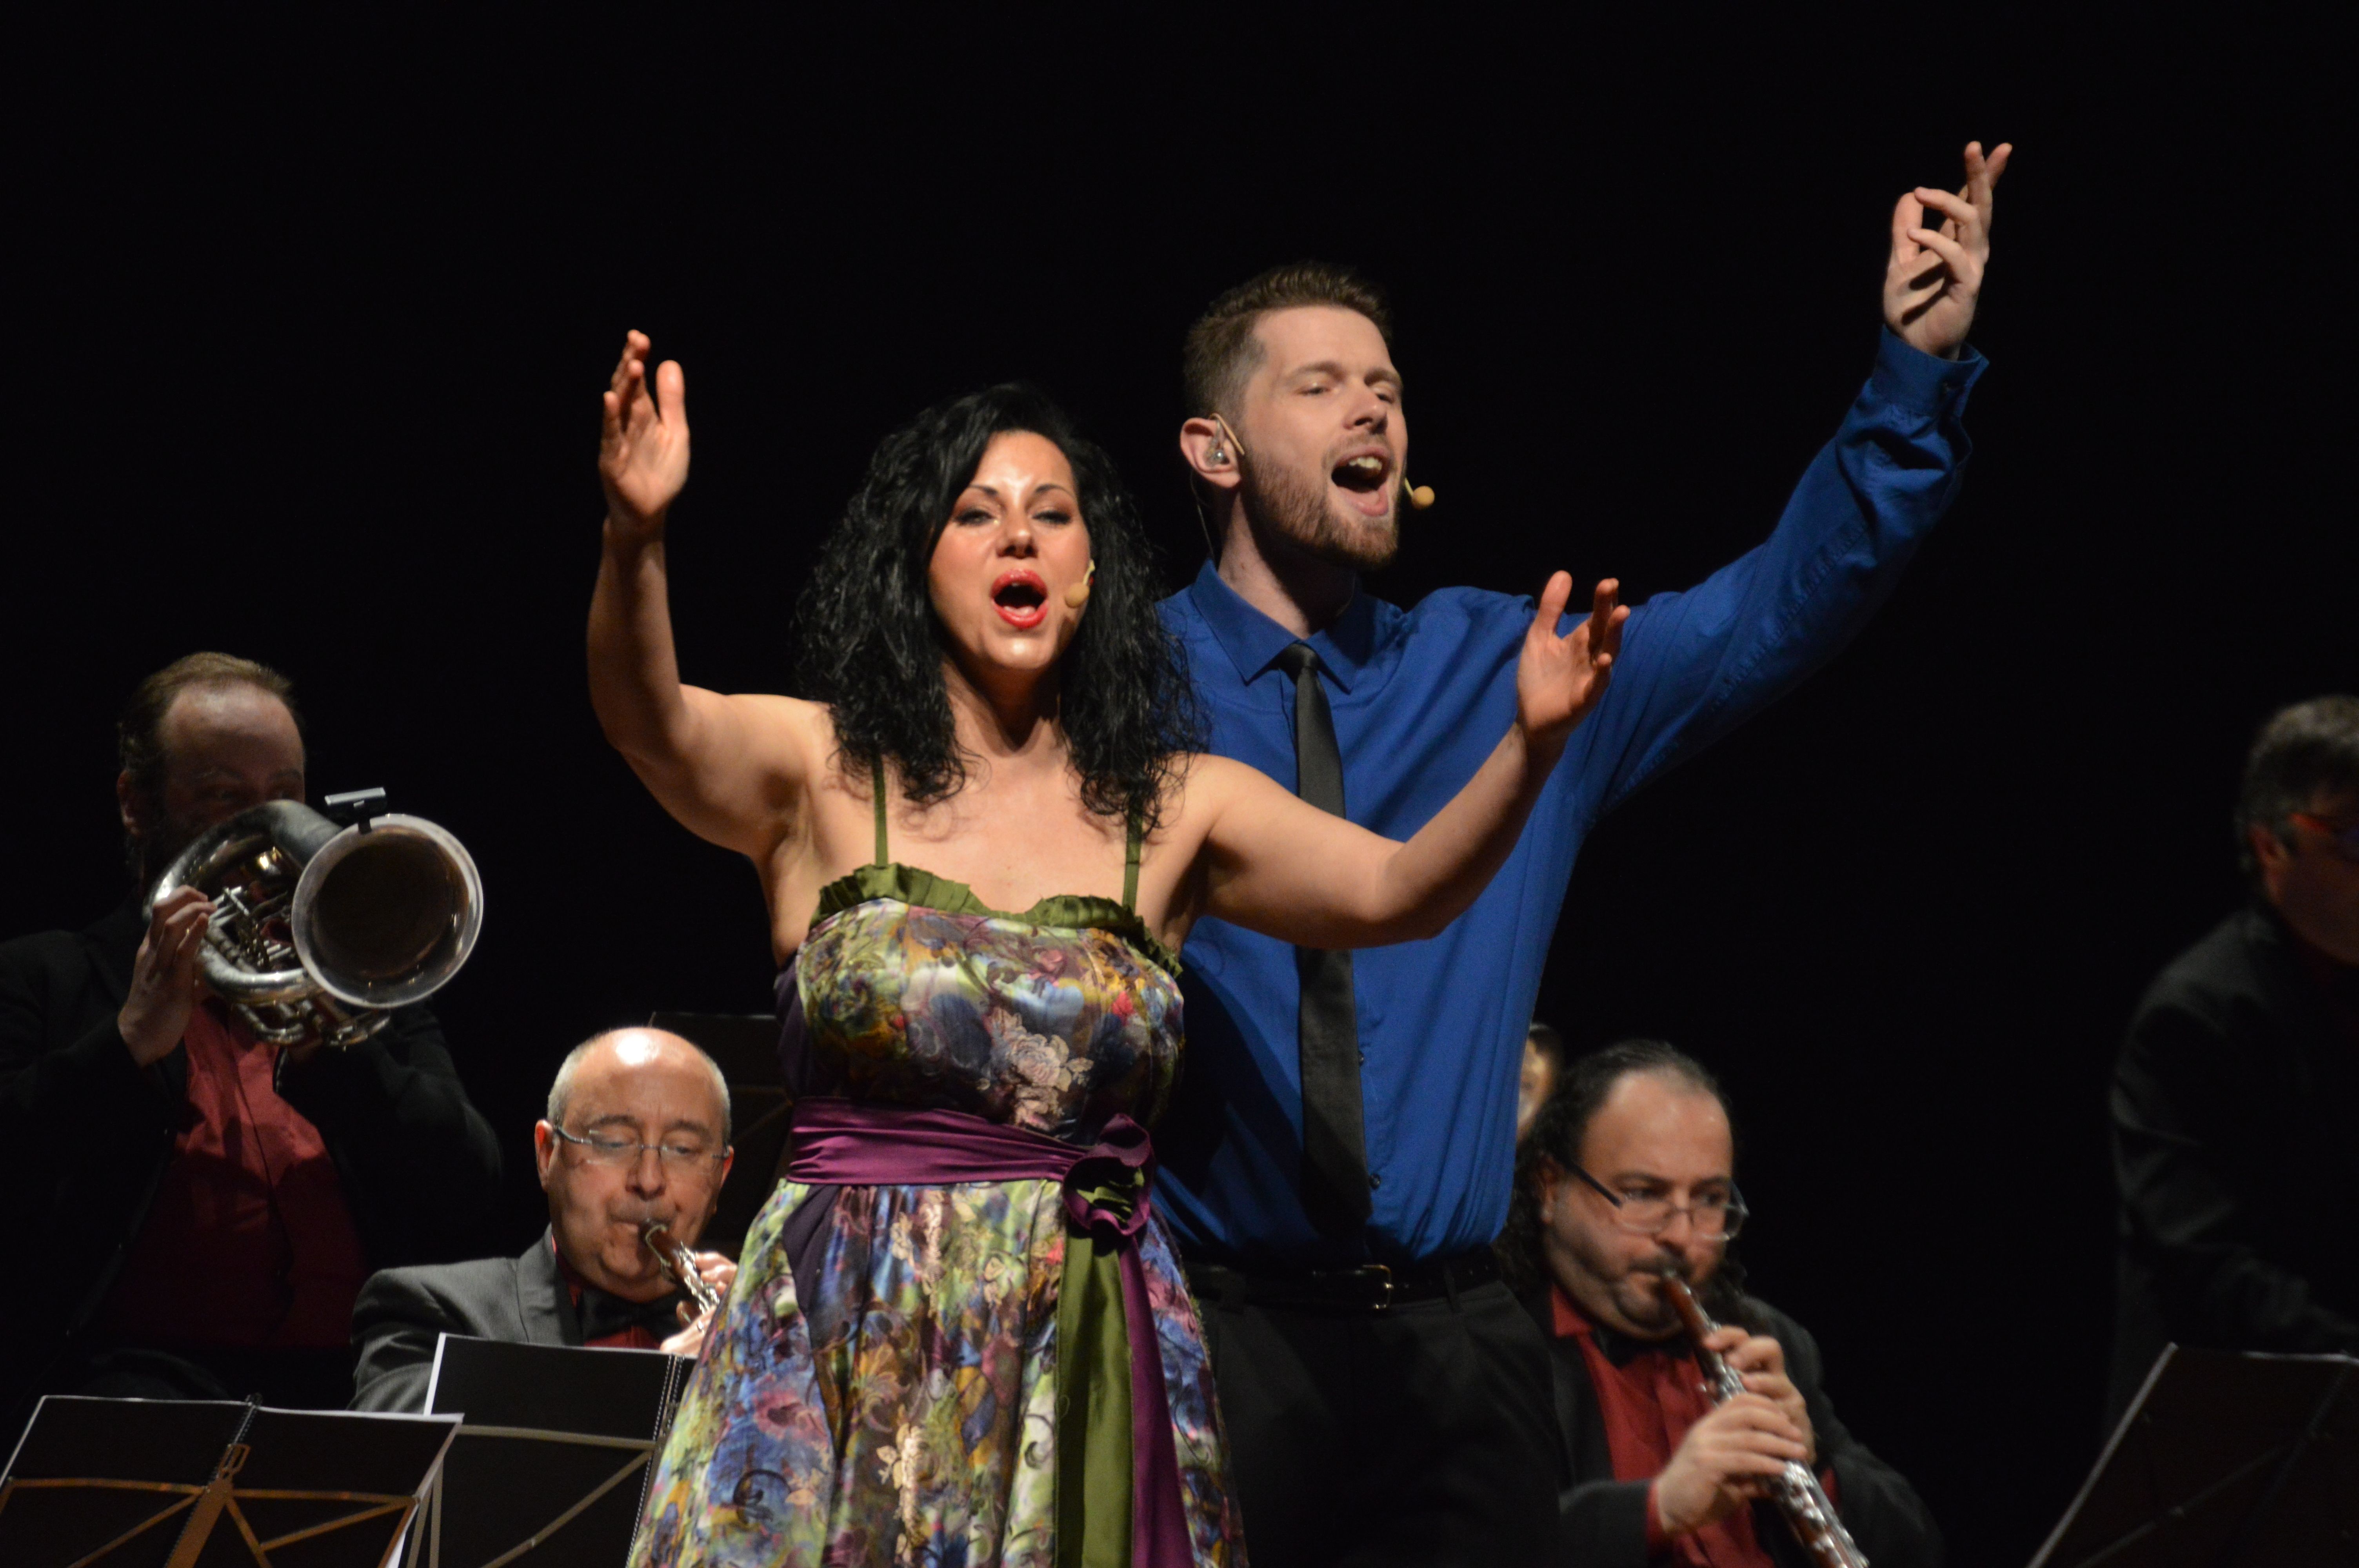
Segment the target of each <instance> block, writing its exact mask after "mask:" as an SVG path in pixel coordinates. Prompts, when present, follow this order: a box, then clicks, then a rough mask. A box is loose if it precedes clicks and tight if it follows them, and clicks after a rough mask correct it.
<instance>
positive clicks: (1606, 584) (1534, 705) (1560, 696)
mask: <svg viewBox="0 0 2359 1568" xmlns="http://www.w3.org/2000/svg"><path fill="white" fill-rule="evenodd" d="M1621 588H1622V585H1621V583H1619V582H1617V581H1616V580H1614V579H1613V578H1607V579H1605V580H1604V581H1603V582H1601V583H1599V584H1598V585H1597V594H1596V597H1595V598H1594V599H1593V600H1592V601H1591V604H1590V609H1589V619H1588V620H1586V621H1584V622H1582V623H1581V624H1580V625H1578V626H1575V627H1574V628H1573V629H1572V632H1571V634H1570V635H1568V636H1563V637H1560V636H1558V635H1557V634H1556V623H1557V621H1558V620H1559V618H1560V617H1561V616H1562V615H1563V614H1564V607H1565V604H1566V602H1567V601H1568V600H1571V598H1572V576H1571V573H1569V572H1558V573H1557V574H1556V575H1555V576H1554V577H1551V578H1549V580H1548V587H1547V588H1546V589H1543V590H1541V593H1540V605H1539V612H1538V614H1536V615H1534V616H1533V617H1532V626H1531V630H1530V631H1528V632H1527V633H1524V652H1523V656H1522V658H1520V659H1519V660H1517V664H1516V722H1517V725H1518V726H1520V727H1521V728H1522V730H1523V731H1524V733H1525V735H1526V736H1527V737H1528V738H1529V739H1531V740H1532V741H1537V742H1538V743H1539V744H1541V745H1543V746H1549V747H1556V746H1561V745H1562V744H1564V740H1565V737H1566V736H1568V735H1570V734H1571V733H1572V729H1573V726H1574V725H1576V724H1579V723H1580V722H1581V721H1582V719H1586V718H1587V717H1589V710H1590V709H1591V708H1595V707H1596V706H1597V701H1598V698H1600V697H1603V696H1604V695H1605V684H1606V682H1607V681H1608V680H1609V679H1611V678H1612V676H1613V671H1614V655H1615V654H1619V653H1620V652H1621V651H1622V623H1623V622H1625V621H1627V620H1629V619H1630V607H1629V606H1628V605H1626V604H1617V603H1615V602H1614V595H1615V594H1616V593H1618V592H1620V591H1621Z"/></svg>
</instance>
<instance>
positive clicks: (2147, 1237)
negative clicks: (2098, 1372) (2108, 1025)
mask: <svg viewBox="0 0 2359 1568" xmlns="http://www.w3.org/2000/svg"><path fill="white" fill-rule="evenodd" d="M2354 986H2359V972H2352V971H2345V973H2344V975H2343V979H2342V980H2341V987H2342V989H2343V990H2344V992H2345V993H2346V1000H2345V1001H2344V1003H2343V1005H2344V1006H2345V1007H2346V1008H2353V1009H2354V1010H2359V998H2352V997H2348V996H2347V992H2348V989H2349V988H2351V987H2354ZM2329 996H2330V992H2329V991H2328V989H2326V988H2324V987H2321V985H2320V984H2319V983H2318V981H2317V980H2316V979H2313V978H2312V977H2311V976H2310V975H2309V974H2307V973H2305V972H2304V971H2303V968H2302V965H2301V962H2300V960H2299V957H2298V956H2297V955H2296V953H2295V952H2294V950H2293V949H2292V947H2291V946H2290V945H2289V938H2288V935H2287V933H2286V930H2285V927H2284V926H2283V925H2281V924H2280V923H2279V922H2278V919H2277V915H2276V914H2275V913H2274V912H2272V911H2270V910H2268V909H2267V908H2266V907H2261V906H2256V907H2253V908H2249V909H2246V910H2244V911H2242V912H2240V913H2238V914H2234V915H2232V916H2230V917H2229V918H2228V919H2227V920H2225V921H2223V922H2222V923H2221V924H2220V925H2218V926H2217V927H2216V928H2214V929H2213V930H2212V934H2211V935H2208V936H2206V937H2204V938H2203V940H2202V941H2201V942H2198V943H2197V944H2196V945H2195V946H2192V947H2190V948H2189V949H2188V950H2187V951H2186V952H2185V953H2182V954H2180V956H2179V957H2178V958H2177V959H2175V960H2174V961H2173V962H2172V963H2171V965H2170V967H2169V968H2166V969H2165V970H2163V972H2162V974H2161V975H2160V976H2159V977H2158V979H2156V980H2155V982H2154V985H2153V987H2152V989H2149V990H2148V991H2147V994H2146V998H2145V1000H2142V1001H2141V1002H2140V1003H2139V1004H2138V1009H2137V1012H2136V1015H2135V1016H2134V1017H2133V1018H2132V1020H2131V1022H2130V1028H2129V1037H2128V1039H2127V1041H2126V1042H2125V1044H2124V1045H2123V1047H2122V1054H2121V1057H2120V1060H2119V1062H2118V1063H2117V1064H2116V1065H2115V1067H2114V1087H2113V1096H2112V1101H2111V1109H2112V1118H2113V1145H2114V1181H2115V1184H2116V1185H2117V1187H2118V1189H2119V1192H2120V1195H2121V1210H2120V1255H2119V1266H2118V1269H2117V1273H2116V1278H2117V1287H2118V1288H2117V1296H2116V1304H2115V1319H2114V1375H2113V1389H2112V1410H2113V1414H2114V1418H2115V1419H2118V1418H2119V1416H2120V1414H2121V1412H2122V1411H2123V1410H2124V1409H2125V1407H2126V1406H2127V1405H2128V1403H2129V1401H2130V1399H2131V1397H2132V1396H2133V1395H2135V1394H2136V1392H2137V1389H2138V1385H2139V1384H2140V1383H2141V1382H2143V1381H2144V1380H2145V1378H2146V1375H2147V1370H2148V1369H2149V1368H2151V1367H2152V1366H2153V1365H2154V1358H2155V1357H2156V1356H2157V1355H2158V1354H2159V1353H2160V1351H2161V1349H2162V1347H2163V1346H2164V1345H2166V1344H2169V1343H2171V1342H2173V1341H2176V1342H2177V1343H2179V1344H2181V1345H2192V1346H2205V1347H2207V1348H2212V1349H2221V1350H2274V1351H2295V1352H2300V1351H2343V1352H2346V1353H2348V1352H2354V1351H2359V1138H2354V1137H2353V1135H2352V1125H2351V1124H2352V1110H2353V1107H2354V1105H2359V1042H2354V1039H2353V1038H2352V1036H2351V1035H2350V1034H2349V1033H2345V1030H2347V1028H2348V1025H2347V1024H2345V1023H2338V1021H2337V1020H2336V1018H2335V1016H2334V1011H2333V1007H2332V1003H2331V1002H2330V1000H2329Z"/></svg>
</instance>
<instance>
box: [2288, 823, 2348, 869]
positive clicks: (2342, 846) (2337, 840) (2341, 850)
mask: <svg viewBox="0 0 2359 1568" xmlns="http://www.w3.org/2000/svg"><path fill="white" fill-rule="evenodd" d="M2286 815H2287V816H2290V817H2292V818H2293V820H2295V821H2296V822H2299V823H2300V824H2301V825H2302V826H2303V827H2307V828H2309V829H2310V831H2311V832H2312V833H2316V834H2318V835H2320V836H2321V838H2325V840H2326V841H2327V842H2328V843H2330V844H2332V845H2333V846H2334V852H2335V853H2336V854H2338V855H2340V856H2342V857H2343V859H2344V860H2359V822H2352V823H2348V824H2346V825H2344V826H2343V827H2336V826H2335V825H2334V824H2333V823H2332V822H2329V821H2328V820H2327V819H2326V818H2325V817H2323V816H2319V815H2317V814H2316V813H2315V812H2309V811H2289V812H2288V813H2287V814H2286Z"/></svg>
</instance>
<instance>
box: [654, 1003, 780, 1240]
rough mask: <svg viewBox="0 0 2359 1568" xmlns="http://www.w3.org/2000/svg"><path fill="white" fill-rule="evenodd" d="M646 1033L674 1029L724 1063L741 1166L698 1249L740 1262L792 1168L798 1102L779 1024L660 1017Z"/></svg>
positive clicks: (733, 1170)
mask: <svg viewBox="0 0 2359 1568" xmlns="http://www.w3.org/2000/svg"><path fill="white" fill-rule="evenodd" d="M647 1027H648V1028H650V1029H668V1030H669V1031H671V1033H674V1034H677V1035H679V1036H680V1038H682V1039H684V1040H687V1041H690V1043H692V1044H694V1045H695V1046H696V1047H697V1048H698V1049H699V1050H701V1051H702V1052H703V1053H704V1054H706V1055H708V1056H710V1057H712V1059H713V1060H714V1061H715V1062H717V1063H719V1064H720V1065H721V1076H722V1077H723V1079H725V1080H726V1081H727V1082H728V1085H729V1106H730V1112H731V1115H730V1119H731V1120H732V1121H733V1122H734V1123H735V1127H734V1130H733V1131H732V1132H731V1133H730V1141H731V1142H732V1143H733V1144H734V1145H735V1146H736V1149H737V1162H736V1163H735V1164H734V1165H732V1166H731V1167H730V1168H729V1180H728V1181H727V1182H725V1183H723V1184H722V1188H721V1201H720V1202H719V1203H718V1204H716V1205H715V1206H713V1210H712V1220H711V1221H710V1222H709V1223H708V1224H707V1225H706V1226H705V1227H704V1230H703V1232H702V1234H701V1235H700V1236H698V1237H697V1238H696V1245H697V1247H698V1249H700V1250H702V1251H709V1252H719V1253H722V1254H723V1255H724V1256H726V1257H730V1258H734V1257H736V1256H737V1249H739V1248H740V1247H742V1246H744V1245H745V1232H746V1231H747V1230H748V1229H750V1228H752V1227H753V1224H754V1217H755V1216H756V1215H757V1214H759V1213H761V1212H762V1205H763V1204H764V1203H765V1202H766V1201H768V1199H769V1196H770V1189H771V1188H772V1187H774V1186H776V1185H777V1182H778V1175H779V1173H781V1172H782V1171H784V1170H785V1169H786V1164H787V1155H788V1148H787V1132H788V1127H789V1126H790V1124H791V1123H792V1121H793V1119H794V1114H795V1098H794V1096H793V1095H791V1094H789V1093H788V1091H787V1086H786V1081H785V1079H784V1078H783V1077H782V1076H780V1073H779V1069H778V1021H777V1019H775V1018H772V1017H770V1016H769V1015H768V1014H766V1013H756V1012H748V1013H736V1012H658V1013H657V1014H655V1015H654V1016H653V1017H651V1018H649V1019H648V1020H647Z"/></svg>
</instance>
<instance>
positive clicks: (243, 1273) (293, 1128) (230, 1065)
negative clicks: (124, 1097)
mask: <svg viewBox="0 0 2359 1568" xmlns="http://www.w3.org/2000/svg"><path fill="white" fill-rule="evenodd" d="M180 1046H181V1049H182V1050H184V1051H185V1052H187V1053H188V1060H189V1108H188V1119H187V1121H186V1122H185V1124H184V1125H183V1126H182V1128H181V1130H180V1132H179V1136H178V1137H176V1138H175V1139H174V1141H173V1150H172V1158H171V1162H170V1163H168V1165H166V1166H165V1168H164V1174H163V1178H162V1180H161V1181H160V1182H159V1183H158V1185H157V1189H156V1198H155V1201H154V1203H152V1204H151V1205H149V1206H148V1209H147V1221H146V1223H145V1224H143V1225H142V1226H141V1227H140V1228H139V1234H138V1236H137V1237H136V1238H135V1239H134V1240H133V1242H132V1244H131V1250H130V1254H129V1256H128V1257H126V1258H125V1260H124V1265H123V1272H122V1274H121V1275H120V1276H119V1277H118V1278H117V1279H116V1281H115V1284H114V1290H113V1291H112V1292H109V1293H108V1296H107V1300H106V1305H105V1307H104V1309H103V1313H102V1314H101V1317H100V1328H101V1331H102V1332H103V1333H104V1334H106V1335H107V1336H111V1337H113V1338H114V1339H116V1340H119V1341H121V1342H123V1343H125V1344H134V1345H155V1346H173V1345H187V1346H234V1347H238V1348H247V1349H280V1350H285V1349H316V1350H327V1349H342V1348H343V1347H344V1346H347V1345H349V1344H351V1342H352V1333H353V1299H354V1298H355V1297H356V1296H358V1295H359V1294H360V1289H361V1283H362V1281H364V1280H366V1279H367V1278H368V1273H369V1269H368V1260H367V1258H366V1256H365V1255H364V1253H363V1251H362V1249H361V1238H360V1232H359V1230H358V1229H357V1228H355V1227H354V1226H353V1215H352V1210H351V1208H350V1207H349V1206H347V1205H346V1204H345V1202H344V1192H343V1185H342V1183H341V1182H340V1181H339V1180H338V1179H337V1176H336V1164H335V1162H334V1160H333V1159H332V1158H331V1157H330V1156H329V1153H328V1146H327V1144H326V1142H325V1141H322V1140H321V1136H320V1130H319V1129H318V1128H316V1127H314V1126H312V1125H311V1123H310V1121H309V1120H308V1119H305V1118H304V1116H303V1113H302V1112H300V1111H299V1110H297V1109H296V1108H294V1107H293V1106H291V1105H289V1104H288V1103H287V1102H286V1101H285V1100H283V1099H281V1098H279V1097H278V1090H277V1087H276V1086H275V1084H274V1082H273V1076H274V1074H275V1072H276V1069H277V1065H278V1047H277V1046H275V1045H269V1044H264V1043H262V1042H260V1041H258V1040H256V1039H255V1036H254V1032H253V1030H252V1029H251V1028H249V1027H248V1026H247V1025H246V1023H245V1021H244V1020H243V1019H240V1018H238V1017H236V1016H235V1015H234V1014H233V1013H231V1012H229V1011H227V1010H226V1009H225V1008H223V1006H222V1004H221V1003H219V1002H217V1001H208V1002H205V1003H204V1004H202V1005H201V1006H200V1007H198V1008H197V1009H196V1010H195V1011H192V1012H191V1013H190V1015H189V1029H188V1033H186V1034H184V1035H182V1036H181V1038H180Z"/></svg>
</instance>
